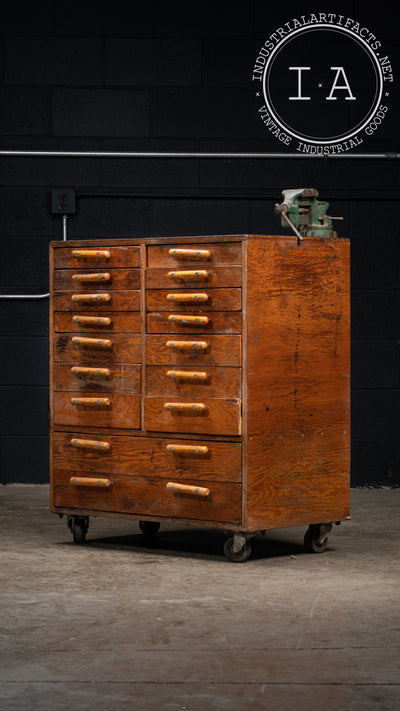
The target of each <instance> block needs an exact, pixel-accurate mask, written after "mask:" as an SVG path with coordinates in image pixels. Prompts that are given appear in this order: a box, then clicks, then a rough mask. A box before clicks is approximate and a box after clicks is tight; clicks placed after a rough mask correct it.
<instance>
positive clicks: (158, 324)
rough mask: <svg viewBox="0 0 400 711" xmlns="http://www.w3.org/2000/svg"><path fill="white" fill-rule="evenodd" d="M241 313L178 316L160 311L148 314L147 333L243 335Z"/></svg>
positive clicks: (213, 312) (215, 312) (228, 312)
mask: <svg viewBox="0 0 400 711" xmlns="http://www.w3.org/2000/svg"><path fill="white" fill-rule="evenodd" d="M241 332H242V314H241V312H240V311H212V312H210V313H209V314H188V313H184V314H178V313H175V312H173V313H170V314H169V313H168V311H158V312H156V313H148V314H147V333H241Z"/></svg>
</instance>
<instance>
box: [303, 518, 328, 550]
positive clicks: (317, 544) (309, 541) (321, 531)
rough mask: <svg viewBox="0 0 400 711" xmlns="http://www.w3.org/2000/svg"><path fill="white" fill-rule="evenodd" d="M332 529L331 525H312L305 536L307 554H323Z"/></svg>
mask: <svg viewBox="0 0 400 711" xmlns="http://www.w3.org/2000/svg"><path fill="white" fill-rule="evenodd" d="M331 529H332V524H331V523H322V524H311V526H309V527H308V530H307V531H306V533H305V536H304V548H305V549H306V551H307V553H323V552H324V550H325V549H326V544H327V542H328V533H329V532H330V531H331Z"/></svg>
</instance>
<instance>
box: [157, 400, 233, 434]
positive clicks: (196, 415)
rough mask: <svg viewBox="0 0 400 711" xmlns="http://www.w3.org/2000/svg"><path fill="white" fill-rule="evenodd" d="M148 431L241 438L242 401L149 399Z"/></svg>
mask: <svg viewBox="0 0 400 711" xmlns="http://www.w3.org/2000/svg"><path fill="white" fill-rule="evenodd" d="M144 429H146V430H149V431H150V432H151V431H153V432H182V433H183V432H187V433H199V434H219V435H240V433H241V401H240V400H239V399H237V398H230V399H225V400H223V399H214V398H205V397H204V398H203V397H202V398H201V399H200V398H199V397H196V398H190V399H189V398H187V399H184V398H178V397H173V396H165V397H154V396H146V397H145V398H144Z"/></svg>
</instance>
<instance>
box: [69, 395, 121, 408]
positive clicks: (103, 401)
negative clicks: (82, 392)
mask: <svg viewBox="0 0 400 711" xmlns="http://www.w3.org/2000/svg"><path fill="white" fill-rule="evenodd" d="M71 403H72V405H95V406H96V407H109V406H110V405H111V400H110V398H109V397H72V398H71Z"/></svg>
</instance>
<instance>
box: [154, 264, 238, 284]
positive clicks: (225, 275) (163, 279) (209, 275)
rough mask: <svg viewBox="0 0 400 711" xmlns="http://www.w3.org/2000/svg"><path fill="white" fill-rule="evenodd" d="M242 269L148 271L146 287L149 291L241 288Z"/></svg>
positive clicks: (211, 268) (215, 268)
mask: <svg viewBox="0 0 400 711" xmlns="http://www.w3.org/2000/svg"><path fill="white" fill-rule="evenodd" d="M241 285H242V269H241V267H214V266H213V265H210V266H204V265H203V266H202V267H201V268H200V267H198V268H197V269H196V268H193V267H192V268H190V269H187V268H185V266H183V267H182V268H179V269H165V268H163V269H159V268H156V267H154V268H149V269H146V287H147V288H148V289H163V288H164V289H169V288H171V289H180V288H182V289H187V288H194V289H197V288H199V287H207V288H210V287H221V286H241Z"/></svg>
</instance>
